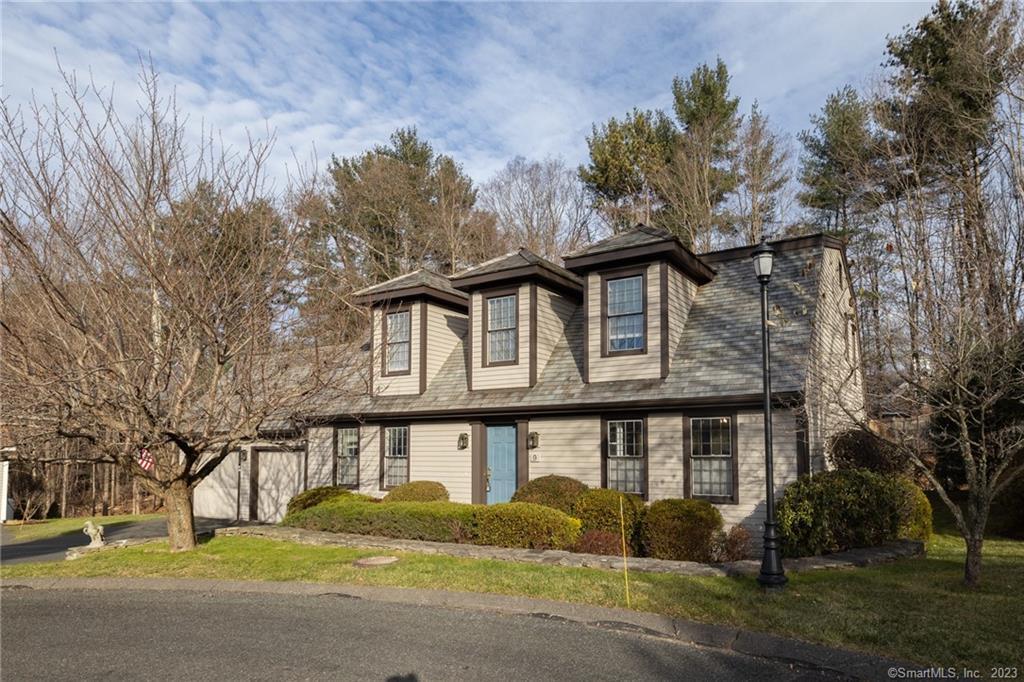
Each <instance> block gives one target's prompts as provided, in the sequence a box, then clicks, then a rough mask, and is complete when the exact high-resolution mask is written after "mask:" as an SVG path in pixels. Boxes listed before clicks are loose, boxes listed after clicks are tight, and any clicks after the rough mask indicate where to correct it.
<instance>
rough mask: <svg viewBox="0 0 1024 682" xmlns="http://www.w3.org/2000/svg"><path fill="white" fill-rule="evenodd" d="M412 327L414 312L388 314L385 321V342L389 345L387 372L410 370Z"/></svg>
mask: <svg viewBox="0 0 1024 682" xmlns="http://www.w3.org/2000/svg"><path fill="white" fill-rule="evenodd" d="M411 327H412V313H411V312H409V311H408V310H400V311H398V312H396V313H388V314H387V317H386V319H385V321H384V343H385V345H386V347H387V355H386V362H385V372H384V373H385V374H405V373H406V372H408V371H409V363H410V356H411V352H410V351H411V343H410V338H411V337H410V333H411Z"/></svg>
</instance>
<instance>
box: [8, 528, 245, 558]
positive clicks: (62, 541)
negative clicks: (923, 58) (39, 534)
mask: <svg viewBox="0 0 1024 682" xmlns="http://www.w3.org/2000/svg"><path fill="white" fill-rule="evenodd" d="M85 521H86V519H85V518H83V519H82V526H85ZM100 523H101V524H102V523H103V521H102V517H101V518H100ZM232 523H234V522H233V521H223V520H218V519H206V518H197V519H196V532H197V533H203V532H208V533H209V532H213V530H214V529H216V528H221V527H224V526H227V525H230V524H232ZM104 534H105V537H106V539H107V541H108V542H117V541H121V540H142V539H154V540H155V539H159V538H165V537H167V521H166V520H164V519H163V518H159V519H146V520H145V521H126V522H120V523H114V524H109V525H105V526H104ZM88 544H89V537H88V536H87V535H85V533H83V532H82V530H81V528H79V529H78V530H75V531H71V532H68V533H64V534H63V535H58V536H56V537H51V538H41V539H39V540H27V541H22V542H18V541H16V540H15V539H14V533H13V532H11V529H10V528H7V527H4V526H3V525H0V563H2V564H21V563H28V562H39V561H61V560H62V559H64V557H65V553H66V552H67V551H68V550H69V549H71V548H73V547H84V546H85V545H88Z"/></svg>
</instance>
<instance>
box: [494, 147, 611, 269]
mask: <svg viewBox="0 0 1024 682" xmlns="http://www.w3.org/2000/svg"><path fill="white" fill-rule="evenodd" d="M480 198H481V204H482V205H483V206H484V208H486V209H487V210H488V211H490V212H491V213H493V214H494V216H495V219H496V220H497V223H498V229H499V231H500V232H501V233H502V235H503V236H504V238H505V240H506V241H507V242H509V243H510V245H511V246H525V247H526V248H527V249H529V250H530V251H533V252H534V253H536V254H538V255H540V256H544V257H545V258H548V259H551V260H554V261H556V262H557V260H558V259H559V258H560V257H561V256H564V255H565V254H567V253H571V252H572V251H575V250H577V249H579V248H580V247H582V246H583V245H585V244H587V243H589V242H590V241H591V240H592V238H593V236H594V235H593V233H592V228H591V223H592V217H593V209H592V207H591V203H592V202H591V201H590V198H589V197H588V196H587V192H586V188H585V187H584V186H583V184H582V183H581V182H580V180H579V178H578V176H577V174H576V173H574V172H573V171H572V170H570V169H569V168H567V167H566V166H565V163H564V162H563V161H562V160H561V159H556V158H548V159H545V160H543V161H527V160H526V159H524V158H523V157H521V156H520V157H516V158H514V159H512V160H511V161H509V162H508V164H507V165H506V166H505V167H504V168H503V169H501V170H500V171H498V173H497V174H496V175H495V176H494V177H493V178H492V179H491V180H490V181H489V182H488V183H487V184H486V185H485V186H484V187H483V190H482V191H481V197H480Z"/></svg>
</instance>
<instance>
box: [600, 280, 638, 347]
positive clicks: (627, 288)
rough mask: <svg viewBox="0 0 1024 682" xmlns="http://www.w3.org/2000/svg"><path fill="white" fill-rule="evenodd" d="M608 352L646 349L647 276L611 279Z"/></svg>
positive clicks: (608, 292) (608, 294)
mask: <svg viewBox="0 0 1024 682" xmlns="http://www.w3.org/2000/svg"><path fill="white" fill-rule="evenodd" d="M606 286H607V287H608V291H607V292H606V293H607V301H608V309H607V315H608V322H607V324H608V352H609V353H619V352H623V351H638V350H643V348H644V278H643V276H642V275H634V276H631V277H620V278H618V279H609V280H608V281H607V282H606Z"/></svg>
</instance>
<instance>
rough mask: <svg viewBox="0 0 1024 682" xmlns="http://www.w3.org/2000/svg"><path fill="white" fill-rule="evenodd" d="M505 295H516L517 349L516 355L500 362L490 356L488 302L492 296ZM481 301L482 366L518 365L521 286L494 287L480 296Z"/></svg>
mask: <svg viewBox="0 0 1024 682" xmlns="http://www.w3.org/2000/svg"><path fill="white" fill-rule="evenodd" d="M503 296H514V297H515V311H516V327H515V330H516V333H515V343H516V351H515V357H514V358H512V359H511V360H502V361H500V362H491V359H490V357H488V356H489V355H490V352H491V344H490V341H489V339H488V338H487V302H488V301H490V300H491V299H492V298H501V297H503ZM480 301H481V308H482V309H483V314H482V315H481V316H480V317H481V322H480V345H481V346H482V348H481V349H480V356H481V363H480V366H481V367H509V366H511V365H518V364H519V331H520V329H519V287H512V288H508V289H492V290H490V291H487V292H484V294H483V295H481V297H480Z"/></svg>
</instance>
